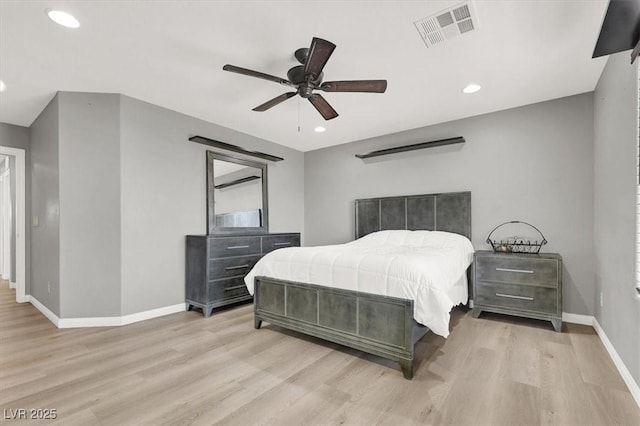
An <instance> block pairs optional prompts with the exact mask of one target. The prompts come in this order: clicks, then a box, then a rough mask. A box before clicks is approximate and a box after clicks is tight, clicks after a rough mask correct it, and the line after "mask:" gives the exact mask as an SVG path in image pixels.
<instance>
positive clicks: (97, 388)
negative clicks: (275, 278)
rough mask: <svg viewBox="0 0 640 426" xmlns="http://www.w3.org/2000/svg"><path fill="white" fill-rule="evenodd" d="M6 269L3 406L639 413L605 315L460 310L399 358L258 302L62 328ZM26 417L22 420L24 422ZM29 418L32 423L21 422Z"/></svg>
mask: <svg viewBox="0 0 640 426" xmlns="http://www.w3.org/2000/svg"><path fill="white" fill-rule="evenodd" d="M14 300H15V290H10V289H9V288H8V285H7V284H6V283H1V282H0V407H2V408H3V409H6V410H9V409H19V408H25V409H29V408H53V409H56V410H57V413H58V418H57V419H56V420H55V421H53V422H38V423H39V424H61V425H118V426H121V425H124V426H128V425H132V426H137V425H154V426H155V425H172V426H173V425H212V424H224V425H227V424H229V425H242V426H246V425H252V424H270V425H285V426H286V425H292V424H305V425H327V424H336V425H337V424H349V425H351V424H353V425H360V424H362V425H372V424H382V425H394V426H396V425H424V424H434V425H492V426H493V425H509V426H511V425H545V426H546V425H561V426H565V425H580V426H582V425H614V424H615V425H638V424H640V409H639V408H638V406H637V405H636V404H635V401H634V400H633V398H632V396H631V394H630V393H629V391H628V390H627V389H626V387H625V386H624V382H623V381H622V379H621V377H620V375H619V374H618V372H617V371H616V369H615V366H614V365H613V363H612V362H611V360H610V359H609V357H608V354H607V352H606V350H605V348H604V346H603V345H602V343H601V342H600V340H599V338H598V336H597V335H596V334H595V332H594V331H593V329H591V328H589V327H582V326H575V325H572V324H568V325H566V326H565V328H564V332H563V333H555V332H554V331H553V329H552V327H551V326H550V324H547V323H546V322H544V321H535V320H526V319H521V318H516V317H510V316H504V315H497V314H484V313H483V315H482V316H481V317H480V318H479V319H474V318H472V316H471V315H470V311H469V310H468V309H466V308H456V309H454V310H453V311H452V320H451V334H450V336H449V338H448V339H444V338H442V337H439V336H435V335H433V334H431V333H428V334H427V335H425V336H424V337H423V338H422V339H421V340H420V341H419V342H418V343H417V345H416V360H415V371H414V374H415V375H414V379H413V380H411V381H409V380H405V379H404V378H403V375H402V373H401V371H400V368H399V366H398V364H397V363H395V362H392V361H389V360H386V359H382V358H379V357H376V356H373V355H369V354H365V353H362V352H360V351H357V350H354V349H350V348H345V347H342V346H339V345H336V344H333V343H329V342H325V341H322V340H320V339H316V338H312V337H308V336H302V335H300V334H298V333H294V332H291V331H287V330H283V329H282V328H279V327H276V326H272V325H269V324H265V325H264V326H263V327H262V329H260V330H256V329H254V327H253V311H252V305H250V304H245V305H238V306H235V307H232V308H230V309H221V310H217V311H216V312H214V315H212V316H211V317H210V318H203V316H202V314H201V313H199V312H193V311H190V312H180V313H176V314H172V315H167V316H164V317H161V318H156V319H152V320H148V321H144V322H140V323H135V324H131V325H127V326H123V327H101V328H82V329H57V328H55V327H54V326H53V325H52V324H51V323H50V322H49V321H48V320H47V319H46V318H45V317H43V316H42V315H41V314H40V313H39V312H38V311H37V310H36V309H35V308H34V307H33V306H31V305H30V304H17V303H15V301H14ZM16 424H18V423H16ZM20 424H27V423H20Z"/></svg>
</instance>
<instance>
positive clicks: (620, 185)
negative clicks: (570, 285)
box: [594, 52, 640, 383]
mask: <svg viewBox="0 0 640 426" xmlns="http://www.w3.org/2000/svg"><path fill="white" fill-rule="evenodd" d="M636 73H637V71H636V66H631V65H629V52H622V53H618V54H616V55H611V56H610V57H609V60H608V62H607V65H606V67H605V69H604V72H603V73H602V75H601V76H600V80H599V81H598V85H597V87H596V91H595V114H594V117H595V204H594V205H595V235H594V243H595V244H594V246H595V258H596V271H595V277H596V292H595V299H596V301H597V302H596V309H595V317H596V319H597V320H598V323H600V325H601V326H602V328H603V329H604V331H605V333H606V334H607V336H608V337H609V340H610V341H611V343H612V344H613V346H614V347H615V349H616V351H617V352H618V354H619V355H620V357H621V358H622V360H623V361H624V363H625V365H626V366H627V368H628V369H629V371H630V372H631V374H632V375H633V377H634V379H635V381H636V383H640V327H639V326H638V324H640V298H639V297H637V296H636V292H635V289H634V287H635V261H636V259H635V252H636V241H635V234H636V217H635V209H636V173H637V171H636V167H637V164H636V149H637V144H638V140H637V131H638V91H637V90H638V89H637V84H638V76H637V74H636ZM600 293H602V296H603V302H604V306H603V307H600V302H599V298H600Z"/></svg>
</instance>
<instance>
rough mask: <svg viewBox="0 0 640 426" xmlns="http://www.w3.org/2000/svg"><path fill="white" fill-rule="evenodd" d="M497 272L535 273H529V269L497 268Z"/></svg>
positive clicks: (531, 272) (530, 272)
mask: <svg viewBox="0 0 640 426" xmlns="http://www.w3.org/2000/svg"><path fill="white" fill-rule="evenodd" d="M496 271H500V272H516V273H518V274H533V271H529V270H527V269H509V268H496Z"/></svg>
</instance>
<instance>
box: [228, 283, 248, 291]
mask: <svg viewBox="0 0 640 426" xmlns="http://www.w3.org/2000/svg"><path fill="white" fill-rule="evenodd" d="M243 287H244V288H246V287H247V286H246V285H244V284H243V285H234V286H233V287H228V288H225V289H224V291H231V290H237V289H239V288H243Z"/></svg>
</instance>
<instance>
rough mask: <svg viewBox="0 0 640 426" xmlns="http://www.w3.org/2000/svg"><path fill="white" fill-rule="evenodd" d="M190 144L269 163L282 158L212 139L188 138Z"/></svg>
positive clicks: (202, 137)
mask: <svg viewBox="0 0 640 426" xmlns="http://www.w3.org/2000/svg"><path fill="white" fill-rule="evenodd" d="M189 140H190V141H191V142H197V143H201V144H204V145H209V146H212V147H215V148H220V149H226V150H227V151H233V152H238V153H240V154H244V155H250V156H252V157H258V158H262V159H263V160H269V161H282V160H284V158H282V157H276V156H275V155H271V154H265V153H264V152H259V151H249V150H247V149H244V148H242V147H240V146H237V145H232V144H230V143H226V142H220V141H217V140H214V139H209V138H205V137H204V136H192V137H190V138H189Z"/></svg>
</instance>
